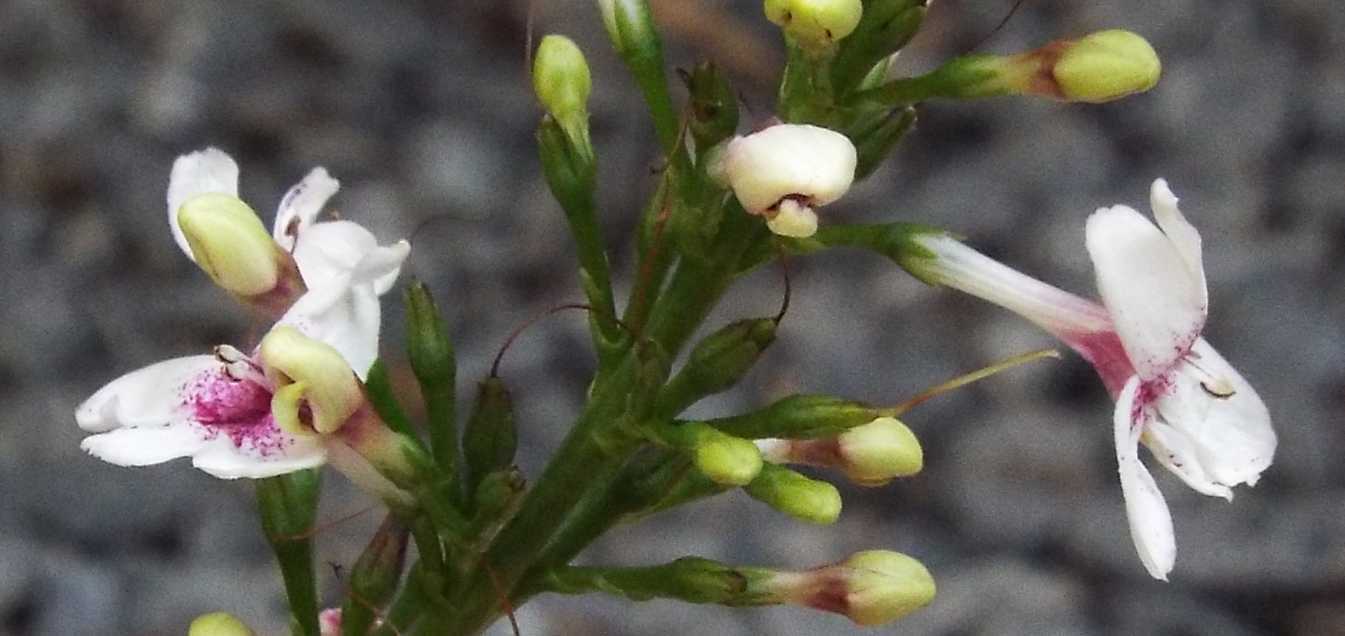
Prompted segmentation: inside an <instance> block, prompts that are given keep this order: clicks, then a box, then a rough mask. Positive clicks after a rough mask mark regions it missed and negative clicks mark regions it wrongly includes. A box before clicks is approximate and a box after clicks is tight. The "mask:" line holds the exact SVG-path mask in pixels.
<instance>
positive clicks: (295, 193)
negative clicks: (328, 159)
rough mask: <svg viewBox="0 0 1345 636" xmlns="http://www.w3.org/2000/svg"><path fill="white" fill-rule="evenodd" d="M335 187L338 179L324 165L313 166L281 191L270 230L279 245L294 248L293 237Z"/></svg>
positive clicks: (333, 192)
mask: <svg viewBox="0 0 1345 636" xmlns="http://www.w3.org/2000/svg"><path fill="white" fill-rule="evenodd" d="M339 189H341V183H340V182H339V181H337V180H336V179H333V178H332V176H331V175H330V174H328V173H327V169H326V168H322V167H317V168H313V169H312V170H311V171H309V173H308V175H307V176H305V177H304V178H303V180H302V181H300V182H299V183H296V184H295V185H294V187H292V188H290V190H289V192H286V193H285V196H284V198H282V199H281V200H280V207H279V208H278V209H277V210H276V221H275V226H274V227H273V228H272V230H271V235H272V236H274V237H275V240H276V243H277V244H278V245H280V247H281V249H283V250H286V251H289V250H292V249H294V243H295V237H297V236H298V235H299V234H300V233H302V232H303V231H304V230H306V229H307V228H308V227H309V226H310V225H312V224H313V221H314V220H315V219H317V216H318V214H319V213H321V212H322V208H323V206H325V205H327V200H328V199H330V198H332V195H334V194H336V191H337V190H339Z"/></svg>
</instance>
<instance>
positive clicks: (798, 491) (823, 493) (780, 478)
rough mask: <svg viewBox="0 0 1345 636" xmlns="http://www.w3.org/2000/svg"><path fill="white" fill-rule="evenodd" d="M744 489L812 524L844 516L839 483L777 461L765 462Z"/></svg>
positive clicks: (822, 523)
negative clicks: (776, 463)
mask: <svg viewBox="0 0 1345 636" xmlns="http://www.w3.org/2000/svg"><path fill="white" fill-rule="evenodd" d="M743 490H744V491H745V492H746V493H747V494H748V495H749V496H750V497H752V498H753V499H756V500H757V501H760V502H762V503H764V504H766V505H768V506H770V507H772V508H775V509H776V510H779V511H780V512H783V513H785V514H787V515H789V516H791V517H794V518H795V519H799V520H802V521H807V522H809V523H816V524H821V525H827V524H831V523H834V522H835V521H836V519H837V518H838V517H840V515H841V493H840V492H839V491H837V490H836V487H835V486H833V485H831V484H829V483H827V482H825V481H818V480H816V479H809V478H808V477H804V476H803V475H800V474H799V473H796V472H794V471H792V470H790V469H788V468H784V467H782V466H776V465H775V464H765V465H763V466H762V467H761V473H760V474H759V475H757V478H756V479H753V480H752V483H750V484H748V485H746V486H744V487H743Z"/></svg>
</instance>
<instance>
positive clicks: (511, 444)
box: [462, 377, 518, 493]
mask: <svg viewBox="0 0 1345 636" xmlns="http://www.w3.org/2000/svg"><path fill="white" fill-rule="evenodd" d="M517 449H518V431H517V430H516V429H515V425H514V408H513V400H512V399H511V398H510V396H509V388H508V387H506V386H505V384H504V381H503V380H501V379H500V378H497V377H488V378H486V379H485V381H483V382H481V384H479V385H478V386H477V394H476V405H475V406H474V407H473V408H472V416H471V418H469V419H468V420H467V426H466V427H465V429H464V430H463V434H462V450H463V461H465V462H466V476H465V478H466V485H467V492H469V493H471V492H475V491H476V489H477V485H478V484H480V483H481V480H482V478H483V477H485V476H486V475H487V474H490V473H493V472H494V471H498V470H503V469H506V468H508V467H509V466H510V465H511V464H513V463H514V452H515V451H516V450H517Z"/></svg>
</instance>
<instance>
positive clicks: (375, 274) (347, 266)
mask: <svg viewBox="0 0 1345 636" xmlns="http://www.w3.org/2000/svg"><path fill="white" fill-rule="evenodd" d="M339 187H340V186H339V184H338V183H337V181H336V180H335V179H333V178H332V177H331V176H330V175H328V174H327V171H326V170H325V169H323V168H314V169H313V170H312V171H310V172H309V173H308V175H307V176H305V177H304V179H303V181H300V182H299V183H298V184H296V185H295V186H294V187H292V188H290V190H289V192H287V193H286V194H285V196H284V198H282V199H281V201H280V207H279V209H278V210H277V212H276V219H275V223H274V224H273V227H272V236H273V237H274V240H275V243H276V245H277V246H279V248H280V249H281V250H283V251H285V252H289V253H291V254H292V255H293V258H294V262H295V263H296V264H297V266H298V270H299V275H300V276H301V277H302V279H303V286H304V287H306V288H307V293H304V294H303V295H301V296H300V295H299V294H297V293H288V292H286V293H285V294H283V296H284V298H283V299H282V300H281V301H280V302H278V303H273V304H271V305H269V307H270V308H271V309H272V312H273V314H274V315H276V316H279V315H281V314H282V313H283V314H284V317H282V318H281V319H280V322H281V323H282V324H292V325H295V326H298V327H300V329H301V330H302V331H303V332H304V333H305V334H307V335H308V336H310V337H313V338H316V339H318V340H321V341H324V342H327V343H329V344H332V345H333V346H335V347H336V348H337V349H339V350H341V353H342V354H343V355H345V356H346V359H347V361H349V362H350V364H351V368H353V369H355V370H356V372H357V373H359V374H360V377H363V376H364V373H365V372H366V371H367V370H368V368H369V366H370V365H371V364H373V362H374V360H375V359H376V358H377V357H378V330H379V320H380V312H379V305H378V296H379V295H381V294H383V293H384V292H386V291H388V289H390V288H391V287H392V285H393V283H394V282H395V281H396V279H397V274H398V273H399V272H400V270H401V264H402V262H403V261H404V260H406V257H407V256H408V255H409V254H410V251H411V246H410V244H409V243H407V242H406V241H404V240H403V241H398V242H396V243H394V244H392V245H388V246H380V245H378V241H377V240H376V239H375V238H374V236H373V234H371V233H370V232H369V231H368V230H366V229H364V228H363V227H361V226H360V225H358V224H356V223H354V222H351V221H322V222H318V221H317V220H316V219H317V216H318V214H319V213H320V212H321V211H322V208H323V206H324V205H326V203H327V200H328V199H329V198H331V196H332V195H334V194H336V191H337V189H338V188H339ZM210 194H225V195H228V196H231V197H235V198H236V197H237V196H238V165H237V164H235V163H234V161H233V159H232V158H230V157H229V155H227V154H225V153H224V152H223V151H221V150H219V149H216V148H206V149H205V150H201V151H198V152H193V153H191V154H187V155H183V156H181V157H178V158H177V161H175V162H174V163H173V172H172V177H171V178H170V179H169V183H168V223H169V226H170V227H171V228H172V230H173V237H174V239H176V240H177V243H178V245H179V246H180V247H181V248H182V251H183V253H185V254H186V255H187V257H188V258H191V259H192V260H196V258H195V256H194V255H193V251H192V248H191V244H190V242H189V241H188V240H187V236H186V234H185V233H184V232H183V229H182V227H181V225H180V224H179V220H178V216H179V215H178V213H179V210H181V208H182V206H183V205H184V204H186V203H188V202H190V201H191V200H192V199H193V198H196V197H200V196H203V195H210ZM282 291H284V290H282ZM294 291H298V292H302V291H303V290H302V289H299V290H294ZM295 297H298V300H297V301H296V300H295ZM290 303H293V305H294V306H291V304H290ZM301 303H302V306H300V304H301Z"/></svg>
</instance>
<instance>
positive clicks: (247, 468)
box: [191, 437, 327, 479]
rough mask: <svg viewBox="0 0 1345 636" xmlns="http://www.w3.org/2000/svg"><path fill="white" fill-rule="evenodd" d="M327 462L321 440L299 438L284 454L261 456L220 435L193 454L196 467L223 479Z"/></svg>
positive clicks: (267, 474) (258, 476)
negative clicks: (236, 445) (237, 446)
mask: <svg viewBox="0 0 1345 636" xmlns="http://www.w3.org/2000/svg"><path fill="white" fill-rule="evenodd" d="M326 461H327V450H326V448H325V447H324V446H323V443H322V441H321V440H320V439H318V438H316V437H314V438H295V439H294V443H293V444H291V445H290V446H288V447H286V449H285V451H284V453H283V454H274V455H257V454H256V453H252V452H247V451H243V450H239V449H238V448H236V447H235V446H234V445H233V443H232V442H230V441H229V440H228V439H227V438H219V439H216V440H214V441H213V443H212V444H210V445H209V446H208V447H206V448H204V449H203V450H201V451H200V452H198V453H196V455H195V456H194V457H192V461H191V463H192V466H195V467H196V468H199V469H201V470H202V471H205V472H206V473H209V474H210V475H212V476H214V477H218V478H220V479H244V478H246V479H264V478H266V477H275V476H277V475H284V474H287V473H292V472H295V471H297V470H303V469H305V468H317V467H318V466H321V465H323V464H324V463H326Z"/></svg>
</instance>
